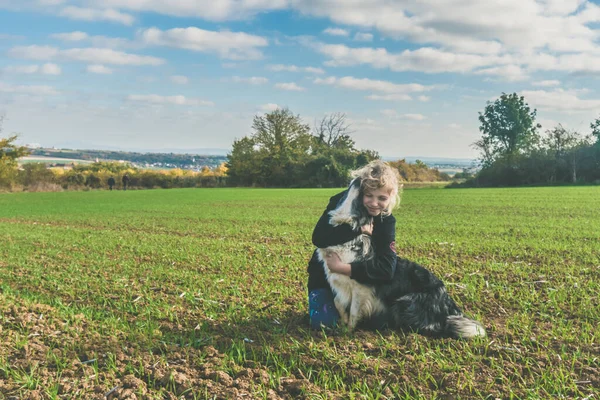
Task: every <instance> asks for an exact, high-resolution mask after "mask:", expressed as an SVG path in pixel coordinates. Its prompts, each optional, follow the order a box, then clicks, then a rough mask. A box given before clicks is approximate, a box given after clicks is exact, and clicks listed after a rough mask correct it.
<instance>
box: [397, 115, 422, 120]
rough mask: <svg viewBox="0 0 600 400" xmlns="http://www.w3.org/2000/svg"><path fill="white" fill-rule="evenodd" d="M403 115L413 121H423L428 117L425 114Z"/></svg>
mask: <svg viewBox="0 0 600 400" xmlns="http://www.w3.org/2000/svg"><path fill="white" fill-rule="evenodd" d="M402 117H403V118H405V119H410V120H413V121H423V120H424V119H426V117H425V116H424V115H423V114H403V115H402Z"/></svg>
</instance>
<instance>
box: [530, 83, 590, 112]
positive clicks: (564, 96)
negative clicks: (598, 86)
mask: <svg viewBox="0 0 600 400" xmlns="http://www.w3.org/2000/svg"><path fill="white" fill-rule="evenodd" d="M578 93H581V92H580V91H566V90H562V89H555V90H554V91H551V92H549V91H545V90H523V91H522V92H521V93H520V94H521V95H522V96H524V97H525V98H526V99H527V102H528V103H529V105H530V106H531V107H532V108H537V109H540V110H546V111H555V112H563V113H567V114H569V113H578V112H590V111H594V112H595V111H597V110H598V109H600V100H598V99H589V100H586V99H580V98H579V97H578Z"/></svg>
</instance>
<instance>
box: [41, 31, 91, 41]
mask: <svg viewBox="0 0 600 400" xmlns="http://www.w3.org/2000/svg"><path fill="white" fill-rule="evenodd" d="M50 37H51V38H54V39H59V40H65V41H68V42H79V41H82V40H85V39H87V38H89V37H90V36H89V35H88V34H87V33H85V32H81V31H74V32H65V33H54V34H52V35H50Z"/></svg>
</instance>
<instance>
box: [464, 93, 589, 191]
mask: <svg viewBox="0 0 600 400" xmlns="http://www.w3.org/2000/svg"><path fill="white" fill-rule="evenodd" d="M536 116H537V110H535V109H533V110H532V109H531V108H530V107H529V105H528V104H527V102H526V101H525V98H524V97H523V96H519V95H518V94H517V93H512V94H506V93H502V95H501V96H500V97H499V98H498V99H496V100H495V101H493V102H487V105H486V107H485V109H484V111H483V112H480V113H479V121H480V123H481V125H480V127H479V130H480V132H481V134H482V136H481V139H480V140H478V141H476V142H475V143H474V144H473V146H474V147H475V148H476V149H477V150H479V153H480V162H481V170H480V171H479V172H478V173H477V175H476V176H475V177H473V178H472V179H469V180H467V181H466V182H465V183H463V184H462V185H461V186H521V185H548V184H550V185H554V184H577V183H579V184H591V183H595V184H598V183H600V118H598V119H596V120H594V121H593V122H591V123H590V130H591V131H590V133H589V134H587V135H585V134H582V133H580V132H577V131H574V130H569V129H567V128H565V127H564V126H563V125H562V124H558V125H556V126H555V127H553V128H551V129H548V130H546V131H545V134H540V131H539V130H540V129H541V125H540V124H539V123H537V122H536V120H535V119H536Z"/></svg>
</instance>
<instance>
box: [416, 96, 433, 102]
mask: <svg viewBox="0 0 600 400" xmlns="http://www.w3.org/2000/svg"><path fill="white" fill-rule="evenodd" d="M417 100H419V101H422V102H426V101H429V100H431V97H429V96H419V97H417Z"/></svg>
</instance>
